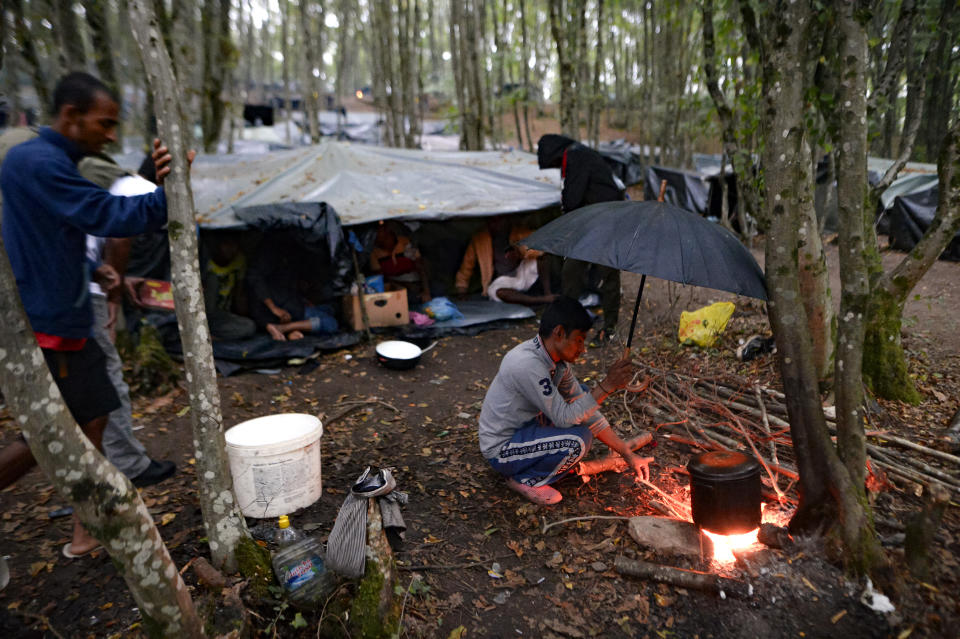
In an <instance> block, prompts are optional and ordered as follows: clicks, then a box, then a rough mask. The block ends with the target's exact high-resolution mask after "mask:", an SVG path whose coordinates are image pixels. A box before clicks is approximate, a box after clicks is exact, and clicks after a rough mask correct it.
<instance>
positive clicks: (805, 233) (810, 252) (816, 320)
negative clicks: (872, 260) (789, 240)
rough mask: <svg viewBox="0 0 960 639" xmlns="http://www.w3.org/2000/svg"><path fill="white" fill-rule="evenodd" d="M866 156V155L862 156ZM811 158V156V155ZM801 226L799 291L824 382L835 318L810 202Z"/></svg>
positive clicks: (829, 366)
mask: <svg viewBox="0 0 960 639" xmlns="http://www.w3.org/2000/svg"><path fill="white" fill-rule="evenodd" d="M864 157H866V156H864ZM811 160H812V158H811ZM805 205H806V208H805V209H804V210H803V212H802V215H803V217H802V219H801V225H802V226H801V227H800V244H799V247H798V248H799V255H800V294H801V296H802V300H803V306H804V308H805V309H806V315H807V324H808V325H809V326H810V337H811V338H812V339H813V361H814V367H815V368H816V371H817V379H819V380H820V381H821V383H824V382H826V381H827V380H829V378H830V377H831V376H832V374H833V358H834V345H835V337H836V336H835V334H834V333H835V330H836V317H835V315H834V311H833V301H832V295H831V291H830V280H829V275H830V274H829V272H828V270H827V257H826V255H825V254H824V252H823V239H822V238H821V237H820V225H819V224H818V223H817V211H816V209H815V208H814V206H813V201H812V200H810V201H808V202H805Z"/></svg>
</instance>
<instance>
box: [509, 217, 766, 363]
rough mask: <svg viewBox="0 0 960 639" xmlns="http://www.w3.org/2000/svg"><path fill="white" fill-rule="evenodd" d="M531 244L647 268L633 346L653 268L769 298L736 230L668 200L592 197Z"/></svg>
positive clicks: (656, 273)
mask: <svg viewBox="0 0 960 639" xmlns="http://www.w3.org/2000/svg"><path fill="white" fill-rule="evenodd" d="M524 244H525V245H526V246H528V247H529V248H532V249H537V250H540V251H545V252H547V253H553V254H555V255H563V256H565V257H572V258H575V259H578V260H583V261H586V262H593V263H595V264H603V265H605V266H611V267H613V268H615V269H619V270H621V271H631V272H633V273H640V274H641V275H643V277H642V278H641V279H640V291H639V292H638V293H637V303H636V305H635V306H634V308H633V321H632V322H631V323H630V335H629V337H628V339H627V347H628V348H629V347H630V344H631V342H632V341H633V330H634V328H635V327H636V324H637V312H638V311H639V309H640V298H641V297H642V296H643V285H644V284H645V283H646V279H647V275H652V276H653V277H659V278H661V279H665V280H672V281H674V282H680V283H682V284H693V285H696V286H704V287H707V288H715V289H720V290H722V291H729V292H731V293H736V294H738V295H746V296H747V297H756V298H759V299H762V300H765V299H767V290H766V285H765V283H764V278H763V270H762V269H761V268H760V265H759V264H757V261H756V260H755V259H754V257H753V255H751V254H750V251H748V250H747V248H746V247H745V246H744V245H743V244H741V243H740V240H738V239H737V237H736V236H735V235H734V234H733V233H731V232H730V231H728V230H727V229H725V228H723V227H722V226H720V225H719V224H714V223H713V222H709V221H707V220H706V219H704V218H702V217H700V216H699V215H697V214H695V213H691V212H689V211H685V210H683V209H681V208H679V207H676V206H674V205H672V204H667V203H665V202H653V201H650V200H645V201H625V202H601V203H599V204H591V205H590V206H585V207H583V208H580V209H577V210H575V211H572V212H570V213H567V214H566V215H562V216H560V217H559V218H557V219H555V220H554V221H552V222H550V223H549V224H547V225H545V226H543V227H541V228H540V229H538V230H537V231H535V232H534V233H532V234H531V235H530V236H529V237H527V238H526V239H525V240H524Z"/></svg>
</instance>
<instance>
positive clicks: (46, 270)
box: [0, 72, 192, 557]
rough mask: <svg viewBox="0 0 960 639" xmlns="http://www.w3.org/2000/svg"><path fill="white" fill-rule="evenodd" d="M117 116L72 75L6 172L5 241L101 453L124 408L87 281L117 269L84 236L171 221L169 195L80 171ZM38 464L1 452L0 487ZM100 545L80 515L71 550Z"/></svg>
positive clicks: (33, 314)
mask: <svg viewBox="0 0 960 639" xmlns="http://www.w3.org/2000/svg"><path fill="white" fill-rule="evenodd" d="M119 116H120V107H119V104H118V100H117V98H116V97H115V96H114V94H113V93H112V92H111V91H110V89H108V88H107V87H106V85H104V84H103V83H102V82H100V81H99V80H98V79H96V78H95V77H93V76H91V75H89V74H87V73H82V72H75V73H70V74H68V75H66V76H64V77H63V78H62V79H61V80H60V81H59V82H58V83H57V86H56V88H55V89H54V94H53V118H54V121H53V124H52V126H50V127H44V128H41V129H40V132H39V136H38V137H36V138H34V139H32V140H29V141H27V142H24V143H23V144H19V145H17V146H15V147H13V148H12V149H10V151H9V153H7V156H6V158H5V159H4V162H3V170H2V172H0V190H2V193H3V223H2V232H3V243H4V246H5V248H6V250H7V255H8V257H9V259H10V265H11V266H12V267H13V273H14V276H15V277H16V280H17V287H18V289H19V290H20V297H21V299H22V300H23V305H24V309H25V310H26V312H27V316H28V317H29V318H30V324H31V327H32V328H33V331H34V333H35V335H36V338H37V343H38V344H39V346H40V348H41V349H42V351H43V355H44V358H45V359H46V362H47V366H48V367H49V368H50V372H51V374H52V375H53V378H54V381H55V382H56V384H57V386H58V387H59V389H60V393H61V395H62V396H63V399H64V402H65V403H66V405H67V408H69V409H70V412H71V413H72V414H73V417H74V418H75V419H76V421H77V423H78V424H79V425H80V428H81V429H82V430H83V432H84V433H85V434H86V436H87V437H88V438H89V439H90V441H91V443H93V444H94V446H96V447H97V448H98V449H101V440H102V437H103V428H104V426H105V424H106V421H107V415H108V414H109V413H110V412H111V411H112V410H114V409H115V408H117V407H118V406H119V405H120V403H119V400H118V398H117V393H116V390H115V389H114V387H113V384H112V383H111V382H110V378H109V377H108V376H107V370H106V360H105V357H104V353H103V351H102V350H101V348H100V347H99V346H98V345H97V342H96V340H95V339H92V338H93V311H92V308H91V302H90V297H89V286H88V284H89V282H90V279H91V277H98V279H101V281H103V282H104V283H105V284H106V285H107V286H108V287H109V286H110V285H111V284H114V283H115V282H114V280H115V279H116V272H115V271H113V269H111V268H109V267H104V266H103V265H99V264H92V263H90V262H88V261H87V259H86V255H85V252H86V235H87V234H90V235H96V236H101V237H127V236H132V235H137V234H139V233H143V232H145V231H151V230H154V229H158V228H160V227H161V226H162V225H163V224H164V223H165V222H166V220H167V200H166V196H165V195H164V192H163V189H157V190H156V191H154V192H153V193H150V194H147V195H142V196H137V197H120V196H114V195H111V194H110V193H109V192H108V191H106V190H105V189H103V188H101V187H99V186H97V185H95V184H94V183H92V182H90V181H88V180H86V179H84V178H83V177H82V176H81V175H80V173H79V171H78V170H77V162H79V160H80V159H81V158H82V157H84V156H86V155H91V154H95V153H99V152H100V151H101V150H102V149H103V147H104V146H106V145H107V144H109V143H111V142H115V141H116V128H117V124H118V119H119ZM153 159H154V162H155V163H156V166H157V178H158V182H159V183H161V184H162V180H163V177H164V176H166V175H167V174H168V173H169V172H170V167H169V162H170V156H169V154H168V153H167V149H166V148H164V147H162V146H161V145H160V142H159V141H155V142H154V152H153ZM191 159H192V158H191ZM35 463H36V461H35V460H34V459H33V455H32V454H31V453H30V449H29V447H28V446H27V445H26V444H25V443H24V442H20V441H18V442H14V443H13V444H11V445H10V446H9V447H7V448H5V449H3V450H2V451H0V489H2V488H4V487H6V486H7V485H9V484H11V483H13V482H14V481H16V480H17V479H18V478H19V477H21V476H22V475H24V474H25V473H26V472H27V471H28V470H30V468H32V467H33V465H34V464H35ZM97 545H98V542H97V540H96V539H94V538H93V537H92V536H91V535H90V534H89V533H88V532H87V531H86V529H84V528H83V526H82V525H81V524H80V521H79V519H77V518H76V516H74V528H73V539H72V541H71V542H70V543H68V544H67V545H66V546H64V548H63V551H64V554H65V555H66V556H68V557H74V556H79V555H83V554H85V553H87V552H89V551H91V550H93V549H94V548H95V547H96V546H97Z"/></svg>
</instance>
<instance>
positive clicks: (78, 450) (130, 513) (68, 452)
mask: <svg viewBox="0 0 960 639" xmlns="http://www.w3.org/2000/svg"><path fill="white" fill-rule="evenodd" d="M0 322H2V324H3V327H4V328H3V330H2V331H0V388H2V389H3V396H4V397H5V398H6V401H7V403H8V404H9V406H10V413H11V415H12V416H13V418H14V419H15V420H16V422H17V424H19V426H20V428H21V429H22V431H23V434H24V437H25V438H26V440H27V443H28V444H29V446H30V451H31V452H32V453H33V456H34V458H35V459H36V460H37V463H38V464H39V465H40V468H41V470H42V471H43V473H44V474H45V475H46V476H47V479H49V480H50V482H51V483H52V484H53V485H54V487H55V488H56V489H57V492H59V493H60V494H61V495H62V496H63V497H64V498H65V499H67V500H68V501H69V502H70V504H71V505H72V506H73V508H74V511H75V512H76V513H77V516H78V517H79V518H80V521H81V522H83V525H84V526H86V528H87V530H88V531H90V533H91V534H92V535H93V536H94V537H96V538H97V539H98V540H99V541H100V543H102V544H103V546H104V548H106V549H107V552H108V553H109V554H110V557H111V559H113V561H114V562H115V564H116V566H117V569H118V570H119V571H120V573H121V574H122V575H123V578H124V580H125V581H126V582H127V586H128V587H129V588H130V593H131V594H132V595H133V598H134V600H135V601H136V602H137V605H138V606H139V607H140V614H141V616H142V617H143V628H144V630H145V631H146V632H147V634H148V635H149V636H151V637H175V636H186V637H191V638H192V637H202V636H203V630H202V626H201V624H200V620H199V618H198V617H197V613H196V611H195V609H194V607H193V601H192V600H191V598H190V592H189V591H188V590H187V588H186V586H185V585H184V583H183V580H182V579H181V578H180V573H179V572H178V571H177V567H176V565H175V564H174V563H173V560H172V559H171V558H170V553H169V552H167V547H166V546H165V545H164V544H163V539H161V538H160V532H159V531H158V530H157V527H156V526H155V525H154V523H153V517H152V516H151V515H150V512H149V511H148V510H147V507H146V506H145V505H144V503H143V501H142V500H141V499H140V493H139V492H137V489H136V488H134V487H133V485H132V484H131V483H130V481H129V480H128V479H127V478H126V477H125V476H124V474H123V473H121V472H120V471H118V470H117V469H116V468H115V467H114V466H113V465H112V464H110V462H108V461H107V460H106V459H105V458H104V457H103V455H101V454H100V452H99V451H97V449H96V448H94V447H93V444H91V443H90V440H88V439H87V438H86V437H85V436H84V434H83V433H82V432H81V431H80V429H79V428H78V427H77V423H76V422H75V421H74V419H73V417H72V416H71V415H70V412H69V411H68V410H67V407H66V406H65V405H64V403H63V399H62V398H61V396H60V391H59V390H58V389H57V386H56V384H54V382H53V378H52V377H51V376H50V371H49V369H48V368H47V365H46V363H45V362H44V359H43V354H42V353H41V352H40V348H39V347H38V346H37V342H36V339H35V338H34V336H33V331H32V330H31V328H30V322H29V320H28V319H27V316H26V313H24V311H23V305H22V303H21V301H20V295H19V294H18V292H17V283H16V280H15V279H14V277H13V271H12V269H11V268H10V262H9V261H8V260H7V252H6V250H5V249H4V248H3V243H2V241H0Z"/></svg>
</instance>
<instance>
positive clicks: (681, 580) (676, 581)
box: [613, 557, 750, 598]
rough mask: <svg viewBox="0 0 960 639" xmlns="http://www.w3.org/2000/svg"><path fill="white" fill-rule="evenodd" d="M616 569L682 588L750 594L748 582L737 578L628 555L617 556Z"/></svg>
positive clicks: (740, 595)
mask: <svg viewBox="0 0 960 639" xmlns="http://www.w3.org/2000/svg"><path fill="white" fill-rule="evenodd" d="M613 567H614V569H615V570H616V571H617V572H619V573H620V574H621V575H629V576H630V577H639V578H641V579H648V580H650V581H655V582H657V583H661V584H670V585H671V586H678V587H680V588H695V589H697V590H706V591H707V592H712V593H715V594H720V593H721V592H723V593H725V594H728V595H731V596H735V597H742V598H746V597H749V596H750V587H749V585H748V584H745V583H743V582H742V581H737V580H736V579H728V578H726V577H720V576H719V575H714V574H712V573H709V572H697V571H695V570H684V569H682V568H674V567H672V566H663V565H661V564H654V563H650V562H648V561H640V560H637V559H627V558H626V557H617V558H616V560H615V561H614V563H613Z"/></svg>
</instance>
